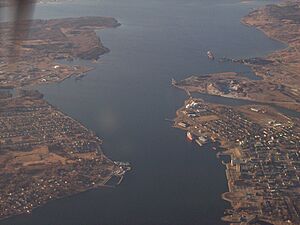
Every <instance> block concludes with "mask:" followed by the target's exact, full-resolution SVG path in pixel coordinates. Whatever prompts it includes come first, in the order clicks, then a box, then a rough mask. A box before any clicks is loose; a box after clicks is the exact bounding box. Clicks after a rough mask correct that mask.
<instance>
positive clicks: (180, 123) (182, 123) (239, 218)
mask: <svg viewBox="0 0 300 225" xmlns="http://www.w3.org/2000/svg"><path fill="white" fill-rule="evenodd" d="M284 3H285V4H294V3H295V4H299V1H291V2H290V1H284ZM277 5H278V4H274V5H270V6H269V5H268V7H272V6H274V7H277ZM266 7H267V6H264V7H262V8H260V9H258V10H254V11H252V12H250V13H249V14H248V15H246V16H245V17H243V18H242V19H241V23H242V24H243V25H245V26H249V27H255V28H256V29H257V30H258V31H260V32H263V33H264V34H265V35H266V36H267V37H268V38H270V39H273V40H276V41H279V42H281V43H283V44H285V45H286V46H287V47H286V48H284V49H281V50H275V51H273V52H271V53H269V54H268V55H266V56H262V58H261V59H266V60H268V59H270V58H272V57H273V56H274V55H276V54H278V55H280V54H281V53H284V52H286V51H289V50H290V49H291V48H297V46H296V47H295V46H291V45H290V43H289V41H287V40H283V39H282V38H279V37H276V33H275V34H274V33H273V35H272V30H271V28H269V30H266V28H265V29H264V28H262V27H260V26H259V25H256V24H255V22H254V21H253V19H252V20H251V19H250V18H251V16H253V14H255V13H261V11H263V10H265V8H266ZM264 19H265V20H268V19H267V18H265V17H264ZM249 20H251V22H252V23H251V22H249ZM262 21H263V20H262ZM262 23H263V22H262ZM266 26H267V25H266ZM270 26H271V25H270ZM267 27H268V26H267ZM271 27H272V26H271ZM275 29H276V28H275ZM279 30H280V29H279ZM281 30H282V27H281ZM277 32H278V30H277ZM299 46H300V45H298V47H299ZM285 57H288V56H286V55H285ZM272 59H273V58H272ZM248 66H249V67H250V69H251V70H252V71H253V72H254V74H255V75H256V76H257V77H260V78H262V80H260V81H258V82H262V81H268V80H269V79H268V77H266V76H265V75H262V73H261V71H260V70H263V69H265V68H264V67H263V66H257V65H248ZM277 66H278V65H277ZM278 73H279V75H280V72H278ZM210 75H215V76H218V75H219V76H220V78H222V79H225V80H226V79H228V80H230V79H232V77H229V78H227V77H226V76H227V75H228V74H226V73H225V74H224V75H223V74H222V73H220V74H208V75H206V76H210ZM276 75H277V74H276ZM279 75H277V77H275V78H274V79H271V80H273V81H277V83H278V80H280V76H279ZM206 76H204V78H203V79H207V78H206ZM291 76H292V74H291ZM278 77H279V78H278ZM188 79H190V80H192V79H193V77H190V78H187V79H185V80H183V81H180V82H179V84H178V83H177V82H176V81H175V80H172V85H173V86H174V87H176V88H179V89H182V90H184V91H185V92H186V93H187V95H188V96H189V97H190V99H189V100H187V101H186V102H185V103H184V106H185V107H183V108H180V109H178V111H177V112H176V119H175V122H174V127H176V128H179V129H182V130H185V131H189V132H190V133H192V134H193V136H194V138H197V136H198V135H199V134H198V133H197V132H196V131H195V130H193V129H194V128H193V127H192V126H194V125H195V128H198V127H199V125H200V124H201V123H200V122H199V123H196V122H192V119H191V118H190V119H188V117H190V116H193V117H194V116H195V115H196V116H195V118H197V117H198V116H197V113H196V112H195V111H193V110H192V112H186V110H187V111H188V109H189V107H191V108H193V104H195V107H196V108H197V107H198V106H196V105H197V104H199V105H200V108H201V107H203V106H202V103H201V102H200V103H197V104H196V103H195V102H197V101H202V100H201V99H199V98H196V99H195V98H193V97H191V93H193V92H196V93H197V92H198V93H205V94H208V95H212V96H213V95H215V96H221V97H227V98H231V99H241V100H250V101H256V102H257V103H263V104H264V105H269V104H274V105H277V104H276V102H274V101H266V100H262V101H257V99H255V98H247V97H241V96H234V95H227V94H222V91H221V89H217V88H216V87H214V88H215V89H214V90H213V91H208V88H207V87H208V84H209V82H208V84H207V85H206V86H205V85H203V86H201V84H198V83H202V81H203V80H201V79H199V80H193V81H190V83H188V82H187V80H188ZM276 79H278V80H276ZM294 79H297V78H294ZM217 82H219V81H218V77H217V78H216V79H215V80H214V81H212V83H211V84H214V83H217ZM298 82H299V79H298ZM193 83H194V84H193ZM284 84H285V83H284ZM289 84H290V83H288V84H286V85H287V86H288V85H289ZM209 85H210V84H209ZM295 85H296V86H295ZM220 86H221V85H220ZM288 87H290V86H288ZM293 87H294V88H297V84H291V89H292V88H293ZM292 90H293V89H292ZM214 92H215V93H214ZM295 92H296V91H295ZM293 97H294V99H295V103H296V102H298V101H299V95H298V96H297V95H295V96H293ZM282 103H284V104H278V106H280V107H283V108H285V107H286V108H287V109H289V110H294V111H295V112H299V111H300V108H299V107H292V108H291V106H289V105H288V104H293V101H291V102H282ZM203 105H208V106H213V107H216V104H211V103H205V102H204V101H203ZM255 107H256V106H255ZM228 108H232V107H228ZM204 109H206V108H205V107H204V108H201V109H200V112H201V111H202V110H204ZM254 110H256V109H255V108H253V111H254ZM197 112H198V111H197ZM275 112H276V113H277V115H278V116H283V117H286V116H284V115H282V114H281V113H279V112H277V110H275ZM180 114H182V115H181V117H180ZM184 114H186V115H184ZM200 114H201V113H200ZM200 117H201V116H200ZM204 117H205V116H204ZM286 118H287V119H288V120H289V119H290V118H289V117H286ZM204 120H205V119H204ZM186 126H187V127H188V128H186ZM190 126H191V128H190ZM213 133H214V132H213ZM296 134H297V133H296ZM201 135H204V136H206V135H207V136H209V137H211V134H206V133H204V134H203V133H201ZM223 140H224V139H223ZM221 146H222V147H224V148H225V149H227V151H225V152H222V155H227V156H230V158H231V163H227V164H225V165H226V170H225V173H226V179H227V185H228V192H225V193H223V194H222V199H223V200H224V201H227V202H229V203H230V204H231V206H232V209H233V208H236V207H237V205H238V203H237V201H241V200H238V199H240V198H241V197H240V196H239V195H240V194H241V193H239V192H235V191H234V189H235V188H234V182H235V181H236V179H235V178H234V176H235V175H234V173H233V172H232V171H233V170H235V167H236V166H240V164H239V163H235V161H236V160H239V158H240V157H236V155H235V154H236V151H235V150H234V148H235V146H234V145H233V144H232V143H230V142H227V141H226V139H225V142H224V141H223V142H221ZM219 153H220V152H218V154H219ZM240 153H241V152H240ZM232 173H233V174H232ZM235 195H236V196H235ZM289 201H291V200H289ZM253 207H254V206H253ZM289 207H291V206H289ZM290 210H291V211H292V212H293V210H294V209H290ZM226 212H230V213H228V214H229V215H225V216H224V217H223V218H222V220H223V221H226V222H230V224H236V223H238V224H243V222H255V221H256V222H259V221H263V222H267V223H272V224H276V225H277V224H278V225H279V224H289V221H290V220H286V221H280V220H279V219H278V218H277V219H275V218H272V217H271V218H270V217H265V216H263V215H261V216H260V217H258V214H256V215H255V213H254V215H251V213H249V214H247V213H246V214H244V215H243V214H238V213H236V214H234V213H232V214H231V211H230V210H229V211H226ZM224 213H225V212H224ZM291 220H293V221H298V219H297V218H296V217H294V216H293V215H292V219H291Z"/></svg>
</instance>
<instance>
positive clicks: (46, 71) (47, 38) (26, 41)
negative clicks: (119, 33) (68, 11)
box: [0, 17, 120, 88]
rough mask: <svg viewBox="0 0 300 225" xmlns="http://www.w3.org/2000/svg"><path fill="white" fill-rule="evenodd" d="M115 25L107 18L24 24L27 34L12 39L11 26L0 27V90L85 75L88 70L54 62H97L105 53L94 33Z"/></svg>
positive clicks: (2, 25) (19, 34) (42, 21)
mask: <svg viewBox="0 0 300 225" xmlns="http://www.w3.org/2000/svg"><path fill="white" fill-rule="evenodd" d="M119 25H120V24H119V23H118V22H117V21H116V20H115V19H114V18H109V17H82V18H67V19H53V20H33V21H24V26H25V27H27V26H28V27H29V31H26V32H25V31H22V30H21V31H19V32H17V38H16V39H13V37H12V36H11V30H12V26H13V24H12V23H2V24H0V33H1V38H2V41H1V46H0V88H16V87H22V86H28V85H37V84H45V83H52V82H60V81H62V80H64V79H66V78H68V77H70V76H79V75H81V74H83V73H86V72H88V71H89V70H91V69H92V68H88V67H85V66H76V65H74V66H70V65H66V64H63V63H58V62H57V61H58V60H69V61H72V60H74V59H85V60H97V59H98V58H99V56H100V55H102V54H104V53H106V52H108V51H109V50H108V49H107V48H106V47H104V46H103V45H102V43H101V40H100V39H99V38H98V36H97V34H96V32H95V30H99V29H103V28H113V27H117V26H119Z"/></svg>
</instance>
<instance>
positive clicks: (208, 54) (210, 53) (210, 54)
mask: <svg viewBox="0 0 300 225" xmlns="http://www.w3.org/2000/svg"><path fill="white" fill-rule="evenodd" d="M207 57H208V58H209V59H210V60H214V59H215V56H214V54H213V53H212V51H208V52H207Z"/></svg>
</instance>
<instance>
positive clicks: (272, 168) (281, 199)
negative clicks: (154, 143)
mask: <svg viewBox="0 0 300 225" xmlns="http://www.w3.org/2000/svg"><path fill="white" fill-rule="evenodd" d="M299 18H300V2H299V1H287V2H284V3H282V4H278V5H268V6H266V7H264V8H261V9H258V10H255V11H253V12H251V13H250V14H249V15H248V16H246V17H245V18H243V20H242V22H243V23H244V24H247V25H250V26H255V27H257V28H258V29H260V30H262V31H263V32H265V34H267V35H268V36H269V37H271V38H274V39H277V40H279V41H282V42H284V43H285V44H287V48H286V49H283V50H280V51H277V52H274V53H272V54H270V55H268V56H267V57H265V58H256V59H246V60H235V61H236V62H240V63H244V64H246V65H248V66H250V67H251V68H252V69H253V71H254V72H255V74H256V75H257V76H258V77H259V78H260V79H257V80H251V79H249V78H247V77H246V76H244V75H243V74H237V73H234V72H226V73H218V74H206V75H201V76H191V77H189V78H187V79H184V80H182V81H175V80H173V81H172V84H173V86H175V87H177V88H180V89H183V90H185V91H186V92H187V93H188V95H189V96H190V98H189V99H188V100H186V102H185V104H184V106H183V107H182V108H180V109H179V110H178V111H177V113H176V118H175V120H174V126H175V127H176V128H180V129H183V130H185V131H186V132H187V137H188V139H189V140H192V141H195V143H197V144H199V145H200V146H202V145H203V144H205V143H206V142H219V143H220V144H221V146H222V147H223V148H222V149H220V151H219V152H218V153H217V154H218V155H219V156H221V155H228V156H230V162H223V163H224V164H225V165H226V177H227V181H228V192H226V193H224V194H223V196H222V197H223V198H224V199H225V200H227V201H229V202H230V203H231V208H230V209H227V210H226V211H225V212H224V217H223V220H224V221H226V222H229V223H230V224H274V225H283V224H300V166H299V165H300V164H299V159H300V158H299V156H300V155H299V146H300V120H299V118H298V117H297V116H295V117H292V116H287V115H284V114H282V113H280V112H279V111H278V108H276V107H278V106H280V107H282V108H287V109H290V110H294V114H295V115H299V112H300V105H299V102H300V76H299V70H300V53H299V50H300V42H299V37H300V19H299ZM193 93H202V94H208V95H216V96H222V97H226V98H232V99H242V100H250V101H251V102H252V103H249V104H248V105H244V106H227V105H219V104H213V103H208V102H205V101H204V100H202V99H200V98H195V97H193Z"/></svg>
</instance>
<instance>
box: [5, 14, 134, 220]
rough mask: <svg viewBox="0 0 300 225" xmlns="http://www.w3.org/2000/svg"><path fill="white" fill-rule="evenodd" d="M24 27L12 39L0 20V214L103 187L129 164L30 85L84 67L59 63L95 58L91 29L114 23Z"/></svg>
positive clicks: (100, 50)
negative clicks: (117, 159)
mask: <svg viewBox="0 0 300 225" xmlns="http://www.w3.org/2000/svg"><path fill="white" fill-rule="evenodd" d="M24 24H25V26H29V27H30V30H29V31H20V32H18V34H17V37H16V38H15V39H12V36H11V35H10V32H11V30H12V24H11V23H2V24H0V33H1V38H2V40H1V45H0V186H1V188H0V219H4V218H8V217H11V216H14V215H17V214H22V213H31V211H32V210H33V209H34V208H36V207H38V206H41V205H43V204H45V203H47V202H48V201H50V200H54V199H58V198H63V197H66V196H69V195H73V194H76V193H80V192H83V191H86V190H89V189H92V188H98V187H102V186H108V185H107V184H106V183H107V181H109V180H110V179H111V178H112V177H117V178H119V179H120V181H121V180H122V178H123V175H124V174H125V172H126V171H128V170H129V169H130V165H129V164H128V163H122V162H114V161H112V160H110V159H108V158H107V157H106V156H105V155H104V153H103V151H102V149H101V143H102V140H101V139H100V138H99V137H98V136H97V135H96V134H95V133H94V132H93V131H91V130H89V129H88V128H86V127H85V126H84V125H83V124H81V123H80V122H79V121H76V120H74V119H73V118H71V117H70V116H68V115H66V114H64V113H63V112H61V111H60V110H59V109H57V108H56V107H54V106H52V105H51V104H49V103H48V102H46V101H45V100H44V99H43V95H42V94H41V93H39V92H38V91H34V90H30V87H31V86H32V85H38V84H46V83H53V82H60V81H62V80H64V79H66V78H68V77H70V76H78V75H81V74H82V73H85V72H87V71H89V70H90V69H92V68H87V67H84V66H70V65H65V64H63V62H64V61H63V60H73V59H85V60H97V59H98V58H99V56H100V55H102V54H104V53H106V52H108V49H107V48H106V47H104V46H103V45H102V43H101V41H100V39H99V38H98V36H97V35H96V32H95V30H98V29H102V28H110V27H117V26H119V25H120V24H119V23H118V22H117V21H116V20H115V19H114V18H108V17H82V18H67V19H53V20H33V21H24ZM58 60H61V63H58V62H57V61H58ZM25 86H26V89H25V88H23V87H25ZM10 88H14V92H16V93H15V94H12V93H11V90H8V89H10ZM120 181H119V182H120Z"/></svg>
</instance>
